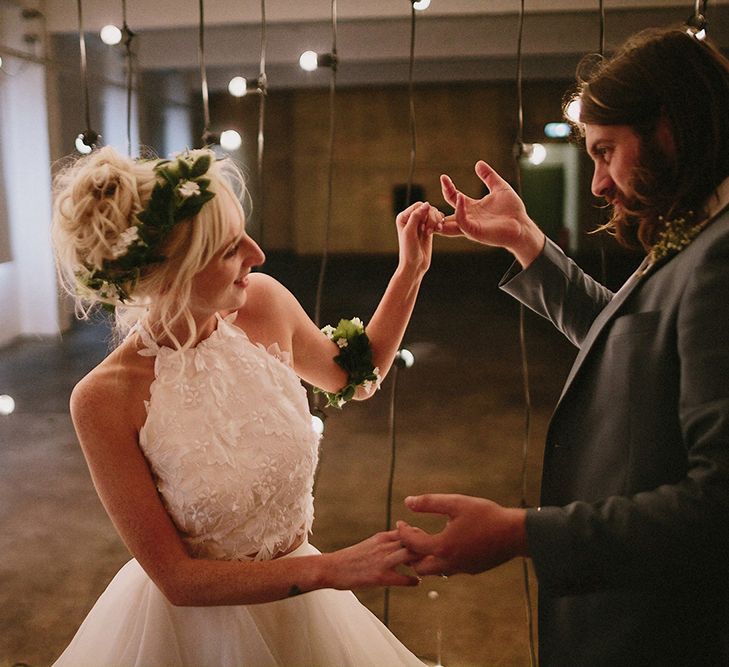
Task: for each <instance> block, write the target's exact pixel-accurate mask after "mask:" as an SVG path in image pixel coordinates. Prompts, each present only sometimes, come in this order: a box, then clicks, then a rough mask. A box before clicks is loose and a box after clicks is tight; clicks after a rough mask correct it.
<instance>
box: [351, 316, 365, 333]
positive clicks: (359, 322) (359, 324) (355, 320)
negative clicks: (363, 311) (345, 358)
mask: <svg viewBox="0 0 729 667" xmlns="http://www.w3.org/2000/svg"><path fill="white" fill-rule="evenodd" d="M350 322H351V323H352V324H353V325H354V326H355V327H356V328H357V331H359V333H363V332H364V323H363V322H362V320H360V319H359V317H353V318H352V319H351V320H350Z"/></svg>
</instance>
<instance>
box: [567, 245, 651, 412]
mask: <svg viewBox="0 0 729 667" xmlns="http://www.w3.org/2000/svg"><path fill="white" fill-rule="evenodd" d="M662 263H663V262H657V263H656V264H649V262H648V258H647V257H646V258H645V259H644V260H643V262H642V263H641V265H640V266H639V267H638V269H637V270H636V271H635V273H633V275H631V276H630V278H628V280H626V281H625V283H624V284H623V286H622V287H621V288H620V289H619V290H618V292H617V293H616V294H615V296H614V297H613V298H612V299H611V301H610V303H609V304H608V305H607V306H605V308H603V310H602V311H601V312H600V314H599V315H598V316H597V317H596V318H595V321H594V322H593V323H592V327H591V328H590V330H589V331H588V333H587V336H585V340H584V341H583V343H582V345H581V346H580V351H579V353H578V354H577V357H576V358H575V362H574V364H572V368H571V369H570V372H569V375H568V376H567V381H566V382H565V384H564V388H563V389H562V393H561V395H560V397H559V401H558V402H557V405H559V403H561V402H562V399H563V398H564V396H565V394H566V393H567V390H568V389H569V387H570V385H571V384H572V381H573V380H574V379H575V377H576V375H577V373H578V372H579V370H580V367H581V366H582V364H583V362H584V360H585V358H586V357H587V355H588V354H589V352H590V349H591V348H592V346H593V344H594V343H595V341H596V340H597V338H598V336H599V335H600V333H601V332H602V330H603V329H604V328H605V325H606V324H607V323H608V322H609V321H610V320H612V319H613V318H614V317H615V315H616V313H617V312H618V310H619V309H620V307H621V306H622V305H623V303H625V300H626V299H627V298H628V297H629V296H630V295H631V294H632V293H633V291H634V290H635V289H636V288H637V287H638V285H639V284H640V283H641V282H642V281H643V280H644V279H645V277H646V276H647V275H648V274H650V273H652V272H653V271H654V270H655V268H656V266H657V265H659V264H662Z"/></svg>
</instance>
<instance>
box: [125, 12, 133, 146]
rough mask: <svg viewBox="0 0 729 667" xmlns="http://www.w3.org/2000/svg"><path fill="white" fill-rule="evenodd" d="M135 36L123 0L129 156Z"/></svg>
mask: <svg viewBox="0 0 729 667" xmlns="http://www.w3.org/2000/svg"><path fill="white" fill-rule="evenodd" d="M134 36H135V35H134V33H133V32H132V31H131V30H130V29H129V25H128V24H127V0H122V40H123V42H124V62H125V63H126V68H127V71H126V75H127V86H126V88H127V155H128V156H129V157H131V156H132V91H133V88H134V71H133V63H134V55H133V53H132V42H133V40H134Z"/></svg>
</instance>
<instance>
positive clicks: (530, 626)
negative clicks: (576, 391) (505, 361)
mask: <svg viewBox="0 0 729 667" xmlns="http://www.w3.org/2000/svg"><path fill="white" fill-rule="evenodd" d="M523 37H524V0H520V4H519V29H518V35H517V48H516V98H517V112H516V118H517V124H516V127H517V130H516V142H515V144H514V158H515V163H516V164H515V168H516V186H517V187H516V191H517V194H519V196H521V188H522V183H521V167H520V164H519V160H520V158H521V157H522V156H523V155H524V154H525V150H526V148H527V147H526V146H525V144H524V98H523V66H522V43H523ZM525 315H526V308H525V306H524V305H523V304H520V305H519V348H520V352H521V372H522V380H523V390H524V440H523V445H522V464H521V499H520V502H519V504H520V506H521V507H527V463H528V455H529V441H530V436H531V414H532V401H531V388H530V386H529V362H528V357H527V346H526V327H525ZM522 574H523V578H524V603H525V607H526V618H527V631H528V633H529V664H530V665H531V667H535V666H536V664H537V658H536V650H535V646H534V614H533V612H532V596H531V588H530V585H529V562H528V560H527V559H526V558H522Z"/></svg>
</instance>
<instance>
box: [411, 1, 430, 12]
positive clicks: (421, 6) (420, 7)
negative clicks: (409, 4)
mask: <svg viewBox="0 0 729 667" xmlns="http://www.w3.org/2000/svg"><path fill="white" fill-rule="evenodd" d="M428 7H430V0H417V2H414V3H413V9H417V10H418V11H419V12H422V11H423V10H425V9H428Z"/></svg>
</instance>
